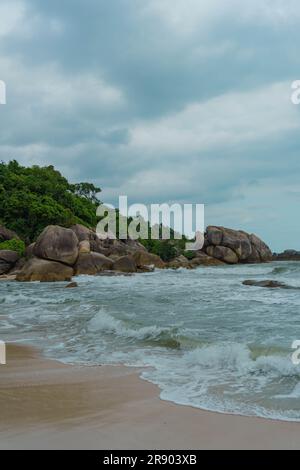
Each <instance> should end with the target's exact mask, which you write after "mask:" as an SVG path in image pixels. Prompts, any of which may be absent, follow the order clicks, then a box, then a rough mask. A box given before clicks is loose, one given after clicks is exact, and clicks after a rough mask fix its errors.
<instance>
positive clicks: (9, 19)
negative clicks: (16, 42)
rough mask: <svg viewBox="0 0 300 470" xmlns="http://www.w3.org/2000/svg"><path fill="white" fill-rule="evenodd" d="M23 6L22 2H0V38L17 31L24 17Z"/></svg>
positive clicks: (2, 0)
mask: <svg viewBox="0 0 300 470" xmlns="http://www.w3.org/2000/svg"><path fill="white" fill-rule="evenodd" d="M25 10H26V9H25V4H24V2H22V1H14V0H9V1H7V0H1V4H0V37H4V36H8V35H9V34H13V33H15V32H17V31H18V29H19V27H21V24H22V21H23V20H24V16H25Z"/></svg>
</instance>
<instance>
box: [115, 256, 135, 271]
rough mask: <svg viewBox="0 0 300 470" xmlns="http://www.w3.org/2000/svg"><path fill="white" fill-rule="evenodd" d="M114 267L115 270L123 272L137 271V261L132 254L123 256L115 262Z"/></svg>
mask: <svg viewBox="0 0 300 470" xmlns="http://www.w3.org/2000/svg"><path fill="white" fill-rule="evenodd" d="M113 269H114V271H119V272H122V273H135V272H136V271H137V267H136V264H135V261H134V259H133V257H132V256H131V255H128V256H122V257H121V258H119V259H118V260H116V261H115V262H114V265H113Z"/></svg>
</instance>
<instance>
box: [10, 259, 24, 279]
mask: <svg viewBox="0 0 300 470" xmlns="http://www.w3.org/2000/svg"><path fill="white" fill-rule="evenodd" d="M25 264H26V258H20V259H19V260H18V261H17V262H16V264H15V265H14V266H13V267H12V269H11V270H10V271H9V274H11V275H16V274H18V273H19V272H20V271H21V270H22V269H23V267H24V266H25Z"/></svg>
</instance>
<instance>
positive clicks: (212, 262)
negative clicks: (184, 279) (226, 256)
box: [190, 251, 225, 268]
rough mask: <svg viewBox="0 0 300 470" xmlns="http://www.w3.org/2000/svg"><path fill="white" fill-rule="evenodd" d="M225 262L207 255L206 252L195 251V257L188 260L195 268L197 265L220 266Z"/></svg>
mask: <svg viewBox="0 0 300 470" xmlns="http://www.w3.org/2000/svg"><path fill="white" fill-rule="evenodd" d="M224 264H225V263H224V262H223V261H221V260H219V259H217V258H213V257H212V256H208V255H207V254H206V253H203V252H201V251H200V252H197V254H196V256H195V258H193V259H192V260H191V261H190V265H191V266H193V267H195V268H197V267H198V266H222V265H224Z"/></svg>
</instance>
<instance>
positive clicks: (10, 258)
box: [0, 250, 20, 275]
mask: <svg viewBox="0 0 300 470" xmlns="http://www.w3.org/2000/svg"><path fill="white" fill-rule="evenodd" d="M19 258H20V255H19V254H18V253H17V252H16V251H11V250H0V275H2V274H7V273H8V272H9V271H11V269H13V267H14V265H15V264H16V262H17V261H18V259H19Z"/></svg>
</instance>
